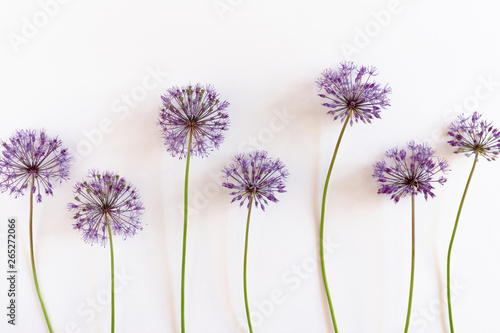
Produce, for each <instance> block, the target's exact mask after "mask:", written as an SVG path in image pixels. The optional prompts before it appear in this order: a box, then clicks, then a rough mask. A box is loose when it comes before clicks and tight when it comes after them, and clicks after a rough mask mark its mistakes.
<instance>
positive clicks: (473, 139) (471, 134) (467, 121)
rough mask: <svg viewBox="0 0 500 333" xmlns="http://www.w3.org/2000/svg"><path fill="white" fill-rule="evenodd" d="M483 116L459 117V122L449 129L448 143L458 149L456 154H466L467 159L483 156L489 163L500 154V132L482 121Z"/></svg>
mask: <svg viewBox="0 0 500 333" xmlns="http://www.w3.org/2000/svg"><path fill="white" fill-rule="evenodd" d="M481 116H482V115H481V114H479V113H478V112H474V113H473V114H472V116H470V117H466V116H465V115H463V114H462V115H460V116H458V121H457V122H456V123H451V125H450V127H449V131H448V135H449V136H450V137H451V140H450V141H448V143H449V144H450V145H451V146H452V147H456V150H455V153H464V154H465V156H467V157H468V156H470V155H472V154H475V155H476V156H479V155H481V156H483V157H484V158H486V160H487V161H494V160H495V159H496V157H497V155H498V154H499V152H500V131H499V130H498V129H496V128H493V126H492V124H491V122H488V121H486V120H484V119H483V120H481V119H480V118H481Z"/></svg>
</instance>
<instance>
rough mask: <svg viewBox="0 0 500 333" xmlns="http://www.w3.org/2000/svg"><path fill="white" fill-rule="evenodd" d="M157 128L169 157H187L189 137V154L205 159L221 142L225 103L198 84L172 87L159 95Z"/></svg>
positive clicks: (215, 94)
mask: <svg viewBox="0 0 500 333" xmlns="http://www.w3.org/2000/svg"><path fill="white" fill-rule="evenodd" d="M162 100H163V107H162V108H161V110H160V115H159V118H160V119H159V122H158V123H159V125H160V126H161V127H162V135H163V139H164V142H165V145H166V146H167V151H168V152H170V153H171V154H172V156H179V158H183V157H186V155H187V150H188V143H189V137H190V136H191V135H192V143H191V154H192V155H195V156H201V157H205V156H208V155H209V153H210V151H212V150H214V149H218V148H219V145H220V144H221V143H222V141H224V135H223V132H224V131H225V130H227V128H228V126H229V116H228V115H227V113H226V111H225V110H226V108H227V107H228V106H229V103H228V102H227V101H221V100H220V99H219V95H218V93H217V92H216V91H215V90H214V89H213V87H211V86H209V85H207V86H202V85H201V84H197V85H194V86H192V85H189V86H185V87H181V88H178V87H173V88H171V89H169V90H167V93H166V94H165V95H164V96H162Z"/></svg>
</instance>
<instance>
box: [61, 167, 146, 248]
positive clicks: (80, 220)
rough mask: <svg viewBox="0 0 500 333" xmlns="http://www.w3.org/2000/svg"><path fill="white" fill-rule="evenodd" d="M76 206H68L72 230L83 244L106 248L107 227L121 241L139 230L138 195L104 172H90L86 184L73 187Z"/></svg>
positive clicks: (117, 177)
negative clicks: (70, 213)
mask: <svg viewBox="0 0 500 333" xmlns="http://www.w3.org/2000/svg"><path fill="white" fill-rule="evenodd" d="M74 194H75V198H74V200H75V202H74V203H69V204H68V210H69V211H74V212H75V215H74V216H73V217H74V219H75V221H76V222H75V223H74V224H73V228H74V229H77V230H79V231H81V232H82V233H83V235H82V238H83V240H84V241H85V242H86V243H100V244H101V245H102V246H106V242H107V240H108V238H109V234H108V230H107V227H108V223H109V224H110V226H111V231H112V233H113V235H121V236H122V237H123V239H126V238H127V237H129V236H134V235H135V234H136V233H137V231H138V230H142V226H141V222H140V221H139V217H140V215H141V214H142V211H143V210H144V207H143V205H142V202H141V200H140V197H139V193H138V192H137V190H136V189H135V187H133V186H132V185H130V184H129V183H128V182H127V181H126V180H125V179H124V178H122V177H120V176H119V175H117V174H115V173H112V172H109V171H106V172H104V173H99V172H98V171H96V170H93V171H90V172H89V175H88V176H87V178H86V180H84V181H82V182H77V183H76V184H75V187H74Z"/></svg>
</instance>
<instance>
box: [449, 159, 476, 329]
mask: <svg viewBox="0 0 500 333" xmlns="http://www.w3.org/2000/svg"><path fill="white" fill-rule="evenodd" d="M477 159H478V156H477V154H476V155H475V156H474V163H473V164H472V170H471V171H470V174H469V179H467V184H466V185H465V190H464V194H463V195H462V200H461V201H460V206H459V207H458V213H457V218H456V220H455V226H454V227H453V233H452V235H451V240H450V247H449V248H448V260H447V264H446V293H447V298H448V318H449V320H450V331H451V333H453V332H454V330H453V316H452V314H451V290H450V289H451V288H450V261H451V248H452V247H453V241H454V240H455V233H456V232H457V226H458V220H459V219H460V213H461V212H462V207H463V205H464V201H465V196H466V195H467V190H468V189H469V184H470V180H471V179H472V174H473V173H474V169H475V168H476V163H477Z"/></svg>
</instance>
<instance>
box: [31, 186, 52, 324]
mask: <svg viewBox="0 0 500 333" xmlns="http://www.w3.org/2000/svg"><path fill="white" fill-rule="evenodd" d="M34 181H35V179H34V176H32V177H31V180H30V185H31V186H30V254H31V269H32V270H33V279H34V280H35V287H36V292H37V294H38V299H39V300H40V305H41V306H42V310H43V315H44V316H45V321H46V322H47V327H48V328H49V331H50V333H53V332H54V331H53V330H52V325H50V320H49V315H48V314H47V309H45V304H44V302H43V298H42V293H41V292H40V287H39V286H38V278H37V275H36V269H35V254H34V252H33V186H34Z"/></svg>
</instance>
